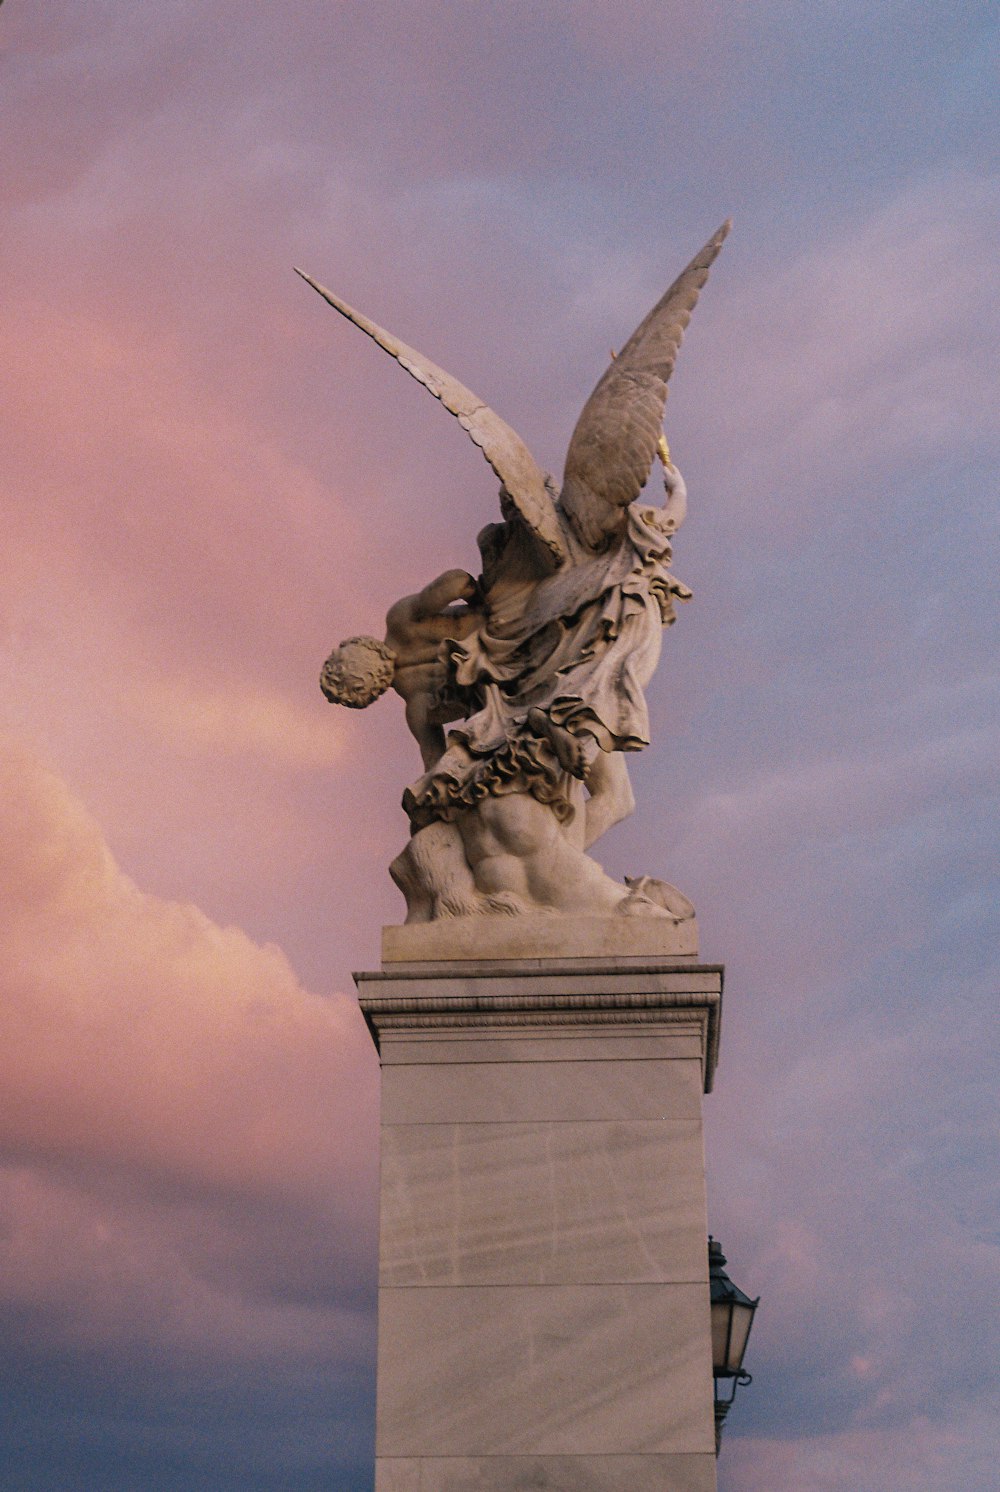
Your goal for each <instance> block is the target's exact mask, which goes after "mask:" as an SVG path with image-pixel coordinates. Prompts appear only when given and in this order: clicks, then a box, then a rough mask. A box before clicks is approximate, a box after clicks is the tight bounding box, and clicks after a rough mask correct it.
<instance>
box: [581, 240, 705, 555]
mask: <svg viewBox="0 0 1000 1492" xmlns="http://www.w3.org/2000/svg"><path fill="white" fill-rule="evenodd" d="M730 227H731V220H729V219H727V221H726V222H725V223H723V225H722V227H721V228H720V229H719V231H718V232H717V233H716V234H715V235H714V237H712V238H710V239H709V241H708V243H707V244H706V245H705V247H704V248H703V249H702V250H701V252H700V253H699V254H696V255H695V257H694V258H693V259H692V260H691V263H690V264H689V265H688V267H687V269H686V270H684V272H683V274H681V275H680V276H678V278H677V279H676V280H675V281H674V283H673V284H672V285H671V287H670V289H669V290H668V291H667V293H666V295H664V296H663V298H662V299H661V300H659V301H658V302H657V303H656V305H655V306H654V307H653V309H652V310H651V311H650V313H649V315H648V316H647V317H646V319H645V321H643V322H642V324H641V325H640V326H639V327H637V328H636V330H635V331H634V332H633V333H632V335H631V337H630V338H629V340H628V341H627V342H626V344H625V346H624V347H623V348H622V350H621V352H619V353H618V355H617V357H615V358H613V359H612V361H611V365H610V367H609V368H608V369H607V371H606V372H605V374H604V376H603V377H602V378H601V380H600V382H599V383H598V385H597V387H596V388H595V389H594V392H593V393H592V394H591V396H590V398H589V399H588V400H587V402H586V404H585V405H584V406H583V412H582V414H581V415H580V418H579V419H578V420H577V422H576V428H575V430H574V431H573V435H572V438H571V440H570V443H569V450H568V451H567V453H566V467H565V472H564V475H563V488H562V494H561V496H560V504H561V506H562V509H563V512H564V513H565V514H566V516H567V518H568V519H569V521H570V523H571V524H572V526H573V529H574V531H575V532H576V534H577V536H578V538H580V539H581V540H582V542H583V543H584V544H585V545H586V546H587V548H588V549H593V550H600V549H602V548H603V547H604V546H605V544H606V543H607V542H608V539H609V537H610V536H611V535H612V534H614V533H616V532H617V531H618V530H619V529H620V528H621V527H622V526H623V524H624V523H625V509H626V508H627V507H628V505H629V503H630V502H632V501H633V500H634V499H635V498H637V497H638V496H639V493H640V492H641V491H642V489H643V487H644V486H645V485H646V481H647V479H648V477H649V472H650V468H651V466H652V464H653V457H654V456H655V455H656V449H657V445H658V443H659V441H660V439H661V437H662V430H663V411H664V408H665V406H666V402H667V381H668V379H669V378H670V375H671V373H672V372H673V370H674V363H675V362H676V361H677V352H678V349H679V348H680V345H681V339H682V337H683V336H684V329H685V327H686V326H687V324H688V322H689V321H690V320H691V312H692V311H693V310H694V308H695V305H696V303H697V300H698V294H699V292H700V290H701V288H702V286H703V285H704V283H705V281H706V280H707V279H708V271H709V267H710V266H711V264H712V262H713V260H714V259H715V257H716V255H717V254H718V252H719V250H720V249H721V248H722V243H723V240H724V239H725V237H726V234H727V233H728V232H729V229H730Z"/></svg>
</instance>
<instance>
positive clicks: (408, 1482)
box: [376, 1455, 715, 1492]
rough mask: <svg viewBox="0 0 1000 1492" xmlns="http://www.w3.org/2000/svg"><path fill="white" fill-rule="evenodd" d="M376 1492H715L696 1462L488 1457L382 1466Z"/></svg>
mask: <svg viewBox="0 0 1000 1492" xmlns="http://www.w3.org/2000/svg"><path fill="white" fill-rule="evenodd" d="M376 1486H377V1492H715V1467H714V1465H713V1464H712V1463H711V1462H709V1461H707V1460H706V1458H705V1457H704V1456H702V1455H694V1456H685V1455H679V1456H484V1457H481V1458H477V1459H475V1460H472V1459H469V1458H466V1457H462V1456H454V1457H447V1458H444V1457H440V1458H439V1457H435V1458H433V1459H432V1458H426V1459H421V1460H418V1461H414V1460H402V1459H400V1460H393V1459H390V1458H388V1457H386V1458H384V1459H383V1460H381V1461H380V1462H379V1470H378V1481H377V1484H376Z"/></svg>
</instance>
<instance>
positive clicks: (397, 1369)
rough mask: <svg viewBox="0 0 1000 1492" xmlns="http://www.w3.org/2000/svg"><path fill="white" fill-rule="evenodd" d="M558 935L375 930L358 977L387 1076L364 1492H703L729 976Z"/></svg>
mask: <svg viewBox="0 0 1000 1492" xmlns="http://www.w3.org/2000/svg"><path fill="white" fill-rule="evenodd" d="M557 930H558V931H557ZM569 931H570V929H568V927H567V926H566V924H565V923H563V922H562V921H561V919H555V918H550V919H546V920H544V921H539V922H538V923H537V924H531V925H527V926H526V925H525V923H524V921H523V920H522V919H517V923H516V926H515V925H514V924H513V922H512V923H505V922H503V921H501V920H500V919H490V921H489V922H488V923H486V924H485V925H484V923H483V922H479V921H478V919H477V923H476V924H473V921H472V919H469V921H468V922H465V923H451V924H449V923H435V924H428V925H425V926H413V927H404V928H387V929H386V932H385V938H384V947H383V953H384V960H383V967H382V970H381V972H380V973H373V974H359V975H357V976H356V977H357V982H358V986H359V990H360V995H361V1008H362V1010H363V1011H364V1013H365V1017H366V1019H367V1021H368V1024H369V1027H370V1029H371V1031H372V1033H373V1036H374V1037H375V1040H376V1043H377V1044H378V1046H379V1049H380V1053H381V1061H382V1181H381V1229H380V1247H379V1263H380V1275H379V1346H378V1407H377V1431H376V1439H377V1445H376V1458H377V1459H376V1467H377V1470H376V1489H377V1492H522V1489H525V1492H527V1489H532V1492H536V1489H552V1492H556V1489H558V1492H654V1489H655V1492H714V1489H715V1485H716V1483H715V1456H714V1447H715V1441H714V1428H713V1410H712V1368H711V1343H710V1330H709V1301H708V1268H707V1225H706V1215H705V1176H704V1158H703V1146H702V1123H701V1093H702V1091H703V1089H707V1088H708V1087H709V1086H710V1084H711V1078H712V1073H713V1069H714V1065H715V1057H716V1051H717V1047H718V1037H719V1017H720V1006H721V990H722V970H721V968H720V967H719V966H718V965H710V964H701V963H699V962H698V961H697V955H696V953H695V952H694V946H695V945H694V930H693V923H691V924H682V925H681V927H680V928H674V927H672V926H671V925H669V924H667V925H666V926H664V925H663V924H658V923H657V922H656V921H655V920H651V921H645V920H644V919H638V918H637V919H628V918H618V919H614V920H609V921H607V922H593V921H591V922H588V923H583V924H581V925H580V926H579V927H578V928H576V929H575V935H574V937H573V938H572V939H570V938H568V937H560V936H559V935H558V934H559V932H561V933H568V932H569ZM505 948H506V950H507V953H508V956H506V957H504V956H503V952H504V949H505ZM571 952H572V954H573V956H568V955H569V954H570V953H571Z"/></svg>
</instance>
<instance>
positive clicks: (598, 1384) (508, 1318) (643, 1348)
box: [376, 1283, 715, 1457]
mask: <svg viewBox="0 0 1000 1492" xmlns="http://www.w3.org/2000/svg"><path fill="white" fill-rule="evenodd" d="M379 1371H380V1375H381V1382H380V1386H379V1394H378V1422H377V1429H376V1454H377V1455H378V1456H379V1457H381V1456H399V1455H405V1456H411V1457H413V1456H421V1455H423V1456H446V1455H455V1456H493V1455H518V1454H527V1453H531V1454H534V1455H577V1456H588V1455H589V1456H593V1455H636V1454H640V1453H642V1452H660V1453H666V1452H674V1453H676V1452H687V1453H692V1452H706V1451H709V1450H712V1451H714V1445H715V1440H714V1428H713V1417H712V1368H711V1354H710V1348H709V1331H708V1285H707V1283H706V1284H703V1285H702V1284H698V1285H693V1284H692V1285H563V1286H536V1287H531V1286H523V1285H508V1286H502V1287H477V1286H467V1287H461V1288H457V1289H456V1288H451V1287H441V1288H431V1289H425V1288H408V1289H395V1288H385V1287H383V1288H382V1289H381V1290H380V1291H379Z"/></svg>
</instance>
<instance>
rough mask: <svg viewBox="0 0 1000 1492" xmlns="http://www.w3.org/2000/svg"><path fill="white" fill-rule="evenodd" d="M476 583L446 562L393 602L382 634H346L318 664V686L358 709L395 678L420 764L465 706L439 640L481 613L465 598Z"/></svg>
mask: <svg viewBox="0 0 1000 1492" xmlns="http://www.w3.org/2000/svg"><path fill="white" fill-rule="evenodd" d="M478 598H479V587H478V585H477V584H476V581H475V580H474V579H473V577H472V576H471V575H470V574H469V573H468V571H466V570H446V571H445V573H444V574H443V575H439V576H438V578H437V579H436V580H432V581H431V583H430V585H426V586H424V588H423V590H422V591H418V593H417V594H416V595H415V596H404V597H403V598H402V600H401V601H397V602H396V603H395V605H393V606H390V608H389V611H388V613H387V615H386V619H385V626H386V631H385V641H384V642H380V641H379V640H378V638H377V637H348V638H347V639H345V641H344V642H342V643H341V644H340V645H339V647H336V648H334V650H333V652H332V653H331V654H330V656H329V658H327V660H326V662H325V663H324V665H323V672H322V674H321V675H320V688H321V689H322V691H323V693H324V694H325V695H326V697H327V699H328V700H329V701H330V702H331V704H341V705H347V706H348V708H349V709H354V710H363V709H365V708H366V707H367V706H368V705H370V704H372V703H373V702H374V701H375V700H376V699H378V698H379V696H380V695H381V694H383V693H384V692H385V690H386V689H388V688H389V687H390V685H391V686H392V688H393V689H395V691H396V693H397V694H398V695H399V696H400V698H401V699H402V700H403V702H404V704H405V705H406V723H407V725H408V726H409V728H410V731H411V733H412V735H413V737H414V739H415V740H416V742H417V745H418V746H419V747H420V755H421V759H422V760H423V764H424V768H425V770H428V771H429V770H430V768H431V767H433V766H434V764H435V762H437V761H438V759H439V758H440V757H441V755H442V754H443V752H444V749H445V741H444V730H443V729H442V727H443V725H444V724H445V723H446V722H447V721H449V720H458V719H459V718H460V717H461V716H462V715H463V713H464V708H463V705H462V703H461V701H460V700H459V699H458V698H457V697H456V696H455V695H454V694H453V693H451V692H450V691H449V690H448V687H447V666H446V662H445V660H444V659H443V658H442V656H441V648H442V644H443V643H444V642H446V641H447V640H448V639H449V638H452V639H454V640H456V641H459V640H461V639H462V638H465V637H468V636H469V634H470V633H471V632H472V631H473V630H474V628H475V627H476V625H477V623H478V620H479V611H478V610H477V608H476V606H474V605H472V604H470V603H473V602H476V601H478Z"/></svg>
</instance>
